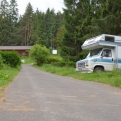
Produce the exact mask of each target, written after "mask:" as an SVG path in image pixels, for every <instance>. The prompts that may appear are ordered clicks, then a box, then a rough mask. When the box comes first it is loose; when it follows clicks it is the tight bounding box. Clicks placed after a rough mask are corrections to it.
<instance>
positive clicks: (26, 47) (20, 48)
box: [0, 46, 32, 50]
mask: <svg viewBox="0 0 121 121" xmlns="http://www.w3.org/2000/svg"><path fill="white" fill-rule="evenodd" d="M31 47H32V46H0V50H30V49H31Z"/></svg>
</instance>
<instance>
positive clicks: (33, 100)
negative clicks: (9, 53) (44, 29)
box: [0, 65, 121, 121]
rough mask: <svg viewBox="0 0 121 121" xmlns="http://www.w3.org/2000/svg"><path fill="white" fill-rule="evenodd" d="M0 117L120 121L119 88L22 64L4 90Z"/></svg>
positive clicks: (0, 119)
mask: <svg viewBox="0 0 121 121" xmlns="http://www.w3.org/2000/svg"><path fill="white" fill-rule="evenodd" d="M87 75H88V74H87ZM0 121H121V90H120V89H117V88H114V87H110V86H108V85H104V84H99V83H95V82H88V81H79V80H76V79H72V78H68V77H63V76H58V75H54V74H50V73H46V72H43V71H40V70H38V69H36V68H34V67H32V66H31V65H22V70H21V71H20V73H19V75H18V76H17V77H16V78H15V79H14V81H13V82H12V83H11V84H10V85H9V86H8V87H7V88H6V90H5V102H3V103H1V104H0Z"/></svg>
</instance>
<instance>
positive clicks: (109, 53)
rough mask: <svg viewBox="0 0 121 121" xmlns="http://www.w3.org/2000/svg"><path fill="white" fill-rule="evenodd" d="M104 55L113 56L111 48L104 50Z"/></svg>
mask: <svg viewBox="0 0 121 121" xmlns="http://www.w3.org/2000/svg"><path fill="white" fill-rule="evenodd" d="M102 56H103V57H112V53H111V50H109V49H105V50H103V53H102Z"/></svg>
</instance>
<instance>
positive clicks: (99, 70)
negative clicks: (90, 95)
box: [94, 67, 104, 72]
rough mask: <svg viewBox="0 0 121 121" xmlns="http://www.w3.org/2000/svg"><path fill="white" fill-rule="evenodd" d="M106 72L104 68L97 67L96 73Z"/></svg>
mask: <svg viewBox="0 0 121 121" xmlns="http://www.w3.org/2000/svg"><path fill="white" fill-rule="evenodd" d="M102 71H104V69H103V67H95V68H94V72H102Z"/></svg>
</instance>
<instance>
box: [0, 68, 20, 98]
mask: <svg viewBox="0 0 121 121" xmlns="http://www.w3.org/2000/svg"><path fill="white" fill-rule="evenodd" d="M20 69H21V67H17V68H11V67H9V66H4V68H2V69H1V70H0V97H1V96H2V91H3V89H4V88H5V87H6V86H7V85H8V84H9V83H10V82H11V81H12V80H13V78H14V77H15V76H16V75H17V74H18V73H19V71H20Z"/></svg>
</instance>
